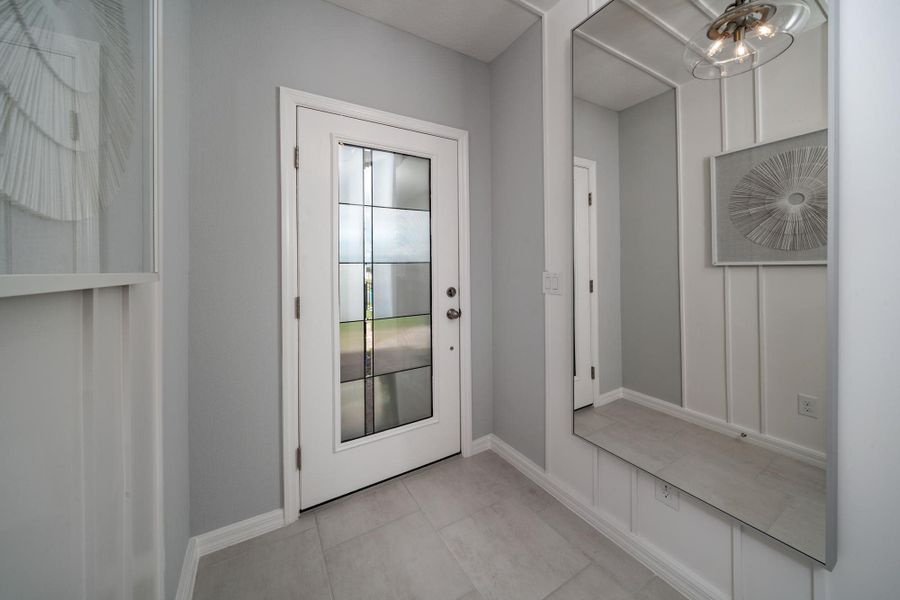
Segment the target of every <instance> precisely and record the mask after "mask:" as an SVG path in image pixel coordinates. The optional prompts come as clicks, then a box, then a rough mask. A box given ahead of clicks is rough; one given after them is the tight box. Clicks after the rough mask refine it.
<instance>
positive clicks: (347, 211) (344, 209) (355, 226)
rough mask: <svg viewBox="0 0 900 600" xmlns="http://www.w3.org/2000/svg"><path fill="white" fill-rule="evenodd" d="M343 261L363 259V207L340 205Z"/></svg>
mask: <svg viewBox="0 0 900 600" xmlns="http://www.w3.org/2000/svg"><path fill="white" fill-rule="evenodd" d="M340 213H341V214H340V219H341V223H340V249H341V250H340V252H341V258H340V261H341V262H362V261H363V207H362V206H350V205H346V204H341V206H340Z"/></svg>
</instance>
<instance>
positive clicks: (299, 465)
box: [297, 446, 303, 471]
mask: <svg viewBox="0 0 900 600" xmlns="http://www.w3.org/2000/svg"><path fill="white" fill-rule="evenodd" d="M302 464H303V461H302V460H301V454H300V447H299V446H298V447H297V470H298V471H299V470H300V468H301V465H302Z"/></svg>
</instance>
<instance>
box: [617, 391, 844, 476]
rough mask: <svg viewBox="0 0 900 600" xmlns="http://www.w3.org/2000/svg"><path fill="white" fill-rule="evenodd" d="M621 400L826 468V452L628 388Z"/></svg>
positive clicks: (623, 392)
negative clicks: (743, 437)
mask: <svg viewBox="0 0 900 600" xmlns="http://www.w3.org/2000/svg"><path fill="white" fill-rule="evenodd" d="M622 397H623V398H625V399H626V400H631V401H632V402H635V403H636V404H640V405H642V406H646V407H647V408H652V409H655V410H658V411H660V412H663V413H666V414H667V415H671V416H673V417H676V418H678V419H683V420H685V421H688V422H690V423H693V424H694V425H700V426H701V427H706V428H707V429H712V430H713V431H716V432H718V433H721V434H723V435H727V436H731V437H735V436H741V435H745V436H746V439H747V441H748V442H750V443H751V444H756V445H757V446H762V447H763V448H767V449H769V450H772V451H774V452H777V453H779V454H784V455H787V456H790V457H791V458H794V459H796V460H799V461H801V462H804V463H806V464H809V465H812V466H814V467H819V468H820V469H824V468H825V460H826V459H825V453H824V452H821V451H819V450H814V449H812V448H807V447H805V446H801V445H799V444H795V443H793V442H789V441H787V440H783V439H781V438H777V437H774V436H771V435H767V434H764V433H759V432H757V431H754V430H752V429H747V428H745V427H741V426H740V425H735V424H734V423H729V422H727V421H724V420H722V419H717V418H716V417H711V416H709V415H707V414H704V413H701V412H698V411H696V410H691V409H690V408H684V407H682V406H678V405H677V404H672V403H671V402H666V401H665V400H660V399H659V398H654V397H653V396H648V395H647V394H642V393H641V392H636V391H634V390H630V389H628V388H624V389H623V390H622Z"/></svg>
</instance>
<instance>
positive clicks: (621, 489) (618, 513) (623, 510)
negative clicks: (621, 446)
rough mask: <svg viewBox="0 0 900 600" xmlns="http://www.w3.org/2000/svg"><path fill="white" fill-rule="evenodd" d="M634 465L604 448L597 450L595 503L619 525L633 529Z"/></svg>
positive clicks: (624, 528)
mask: <svg viewBox="0 0 900 600" xmlns="http://www.w3.org/2000/svg"><path fill="white" fill-rule="evenodd" d="M633 472H634V467H633V466H631V464H629V463H627V462H625V461H624V460H622V459H620V458H618V457H616V456H613V455H612V454H610V453H608V452H604V451H603V450H598V451H597V468H596V472H595V475H594V477H595V479H596V481H597V492H596V498H595V505H596V506H597V507H598V508H600V509H601V510H603V511H604V512H605V513H606V514H607V515H608V516H609V518H611V519H613V520H614V521H615V522H616V523H617V524H618V525H619V527H620V528H621V529H622V530H624V531H628V530H629V529H631V474H632V473H633Z"/></svg>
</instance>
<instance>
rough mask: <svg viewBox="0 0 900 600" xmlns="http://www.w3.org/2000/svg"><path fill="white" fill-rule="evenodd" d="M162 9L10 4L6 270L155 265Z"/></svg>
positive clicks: (0, 218)
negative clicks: (157, 28)
mask: <svg viewBox="0 0 900 600" xmlns="http://www.w3.org/2000/svg"><path fill="white" fill-rule="evenodd" d="M151 9H152V3H151V2H150V1H149V0H104V1H103V2H97V1H96V0H94V1H92V0H67V1H66V2H59V1H56V2H51V1H46V0H41V1H33V0H32V1H22V0H16V1H15V2H12V1H0V90H2V91H0V275H15V274H56V273H140V272H150V271H153V269H154V264H153V255H154V247H153V223H154V207H153V180H154V178H153V162H152V158H153V147H152V142H153V129H152V128H153V105H152V100H153V96H152V91H153V79H152V77H153V69H152V68H151V67H152V52H151V46H150V40H153V39H154V38H155V35H154V34H153V31H152V29H153V19H152V10H151Z"/></svg>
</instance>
